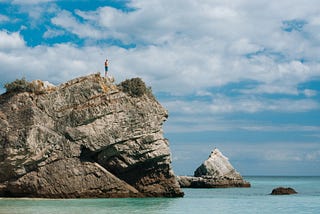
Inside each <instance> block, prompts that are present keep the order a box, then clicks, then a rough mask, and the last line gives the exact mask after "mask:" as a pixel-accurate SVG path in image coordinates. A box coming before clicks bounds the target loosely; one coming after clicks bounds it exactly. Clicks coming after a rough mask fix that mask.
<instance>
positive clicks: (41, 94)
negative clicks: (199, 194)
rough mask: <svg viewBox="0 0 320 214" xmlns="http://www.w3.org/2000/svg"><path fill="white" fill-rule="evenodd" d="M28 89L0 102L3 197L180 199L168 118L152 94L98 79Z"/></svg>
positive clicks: (0, 190)
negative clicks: (164, 126) (165, 128)
mask: <svg viewBox="0 0 320 214" xmlns="http://www.w3.org/2000/svg"><path fill="white" fill-rule="evenodd" d="M127 83H130V80H127ZM142 83H143V82H142ZM143 84H144V83H143ZM32 86H34V87H33V89H34V90H33V89H32V90H30V91H28V90H27V91H25V92H23V91H20V92H7V93H5V94H2V95H1V96H0V169H1V170H0V196H2V197H45V198H79V197H80V198H86V197H162V196H165V197H180V196H183V193H182V191H181V189H180V187H179V184H178V183H177V181H176V178H175V176H174V173H173V171H172V168H171V159H170V151H169V144H168V141H167V140H166V139H165V138H164V137H163V130H162V124H163V122H164V121H165V120H166V118H167V117H168V113H167V111H166V110H165V109H164V108H163V107H162V106H161V105H160V104H159V103H158V102H157V101H156V99H155V98H154V97H153V96H152V95H151V94H150V93H143V94H141V93H140V94H136V93H134V91H133V92H132V91H130V90H129V91H128V89H126V86H127V85H121V86H116V85H114V84H113V83H112V81H111V80H110V79H109V78H104V77H101V76H100V74H93V75H89V76H85V77H80V78H77V79H73V80H71V81H68V82H66V83H64V84H62V85H60V86H57V87H54V86H52V85H50V86H49V87H48V86H46V84H44V83H43V82H42V81H34V82H32ZM142 86H143V85H142ZM144 87H145V86H144Z"/></svg>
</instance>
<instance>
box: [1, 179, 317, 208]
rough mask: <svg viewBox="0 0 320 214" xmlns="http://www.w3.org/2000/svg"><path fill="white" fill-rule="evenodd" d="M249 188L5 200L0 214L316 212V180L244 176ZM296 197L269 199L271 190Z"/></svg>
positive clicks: (2, 200)
mask: <svg viewBox="0 0 320 214" xmlns="http://www.w3.org/2000/svg"><path fill="white" fill-rule="evenodd" d="M245 179H246V180H248V181H249V182H251V185H252V187H251V188H227V189H183V190H184V192H185V197H184V198H143V199H141V198H138V199H137V198H125V199H66V200H55V199H28V198H23V199H17V198H12V199H6V198H0V214H9V213H10V214H12V213H14V214H29V213H30V214H31V213H32V214H36V213H39V214H40V213H41V214H46V213H50V214H59V213H68V214H81V213H88V214H100V213H101V214H102V213H121V214H122V213H192V214H196V213H200V214H205V213H273V214H278V213H290V214H296V213H320V177H245ZM278 186H284V187H292V188H294V189H295V190H296V191H297V192H298V194H296V195H283V196H272V195H270V193H271V191H272V189H273V188H275V187H278Z"/></svg>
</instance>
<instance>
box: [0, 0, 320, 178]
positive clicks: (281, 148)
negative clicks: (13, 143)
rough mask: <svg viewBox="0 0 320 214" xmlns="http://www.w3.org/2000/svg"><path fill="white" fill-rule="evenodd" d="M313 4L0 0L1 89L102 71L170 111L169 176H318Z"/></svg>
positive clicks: (318, 29) (317, 45) (299, 0)
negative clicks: (135, 80)
mask: <svg viewBox="0 0 320 214" xmlns="http://www.w3.org/2000/svg"><path fill="white" fill-rule="evenodd" d="M319 50H320V2H319V1H318V0H308V1H304V0H282V1H278V0H259V1H255V0H198V1H194V0H174V1H172V0H96V1H89V0H88V1H86V0H78V1H76V0H0V76H1V78H0V92H1V93H3V92H5V89H4V88H3V86H4V84H5V83H7V82H11V81H13V80H15V79H17V78H22V77H25V78H26V79H27V80H30V81H31V80H34V79H41V80H46V81H49V82H51V83H53V84H56V85H59V84H61V83H63V82H65V81H67V80H70V79H73V78H76V77H79V76H83V75H87V74H91V73H96V72H103V70H104V67H103V66H104V60H105V59H106V58H108V59H109V73H110V75H111V76H114V77H115V79H116V82H118V83H119V82H121V81H123V80H125V79H129V78H132V77H141V78H142V79H143V80H144V81H145V82H146V84H147V85H148V86H151V87H152V90H153V93H154V94H155V96H156V97H157V99H158V100H159V102H160V103H161V104H162V105H163V106H164V107H165V108H166V109H167V110H168V111H169V118H168V120H167V121H166V122H165V125H164V134H165V137H166V138H168V139H169V142H170V148H171V152H172V164H173V168H174V171H175V173H176V174H179V175H192V174H193V172H194V170H195V169H196V168H197V167H198V166H199V165H200V164H201V163H202V162H203V161H204V160H206V159H207V158H208V156H209V154H210V152H211V150H213V149H214V148H215V147H217V148H218V149H219V150H220V151H221V152H222V153H223V154H224V155H225V156H227V157H228V158H229V160H230V162H231V163H232V165H233V166H234V167H235V168H236V170H237V171H239V172H240V173H241V174H242V175H304V176H312V175H320V100H319V98H320V58H319Z"/></svg>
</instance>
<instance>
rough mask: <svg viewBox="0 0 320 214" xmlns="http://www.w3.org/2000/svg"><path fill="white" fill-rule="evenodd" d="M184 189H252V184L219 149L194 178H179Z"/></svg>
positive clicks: (202, 165)
mask: <svg viewBox="0 0 320 214" xmlns="http://www.w3.org/2000/svg"><path fill="white" fill-rule="evenodd" d="M177 179H178V182H179V184H180V186H181V187H184V188H219V187H220V188H222V187H250V183H249V182H247V181H245V180H244V179H243V178H242V176H241V175H240V174H239V173H238V172H237V171H236V170H235V169H234V168H233V166H232V165H231V164H230V162H229V160H228V158H227V157H225V156H224V155H223V154H222V153H221V152H220V151H219V150H218V149H217V148H216V149H214V150H213V151H212V152H211V154H210V156H209V158H208V159H207V160H206V161H204V163H202V164H201V166H199V167H198V168H197V169H196V171H195V172H194V177H192V176H178V177H177Z"/></svg>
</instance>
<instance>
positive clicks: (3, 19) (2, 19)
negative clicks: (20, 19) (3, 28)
mask: <svg viewBox="0 0 320 214" xmlns="http://www.w3.org/2000/svg"><path fill="white" fill-rule="evenodd" d="M9 20H10V19H9V17H8V16H5V15H2V14H0V23H1V22H8V21H9Z"/></svg>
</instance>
